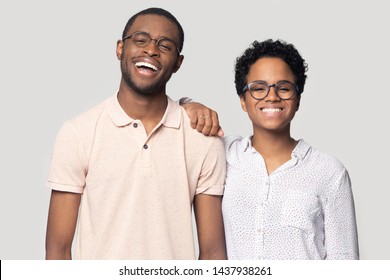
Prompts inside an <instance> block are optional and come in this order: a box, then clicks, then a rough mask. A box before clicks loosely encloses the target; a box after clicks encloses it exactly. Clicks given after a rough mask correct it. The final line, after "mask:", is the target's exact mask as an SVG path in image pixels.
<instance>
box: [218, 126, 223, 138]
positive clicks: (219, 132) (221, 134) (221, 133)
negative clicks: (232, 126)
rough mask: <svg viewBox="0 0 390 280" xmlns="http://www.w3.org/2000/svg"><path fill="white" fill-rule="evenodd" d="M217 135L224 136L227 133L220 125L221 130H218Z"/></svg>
mask: <svg viewBox="0 0 390 280" xmlns="http://www.w3.org/2000/svg"><path fill="white" fill-rule="evenodd" d="M217 135H218V136H219V137H223V136H224V135H225V132H223V130H222V128H221V127H219V130H218V133H217Z"/></svg>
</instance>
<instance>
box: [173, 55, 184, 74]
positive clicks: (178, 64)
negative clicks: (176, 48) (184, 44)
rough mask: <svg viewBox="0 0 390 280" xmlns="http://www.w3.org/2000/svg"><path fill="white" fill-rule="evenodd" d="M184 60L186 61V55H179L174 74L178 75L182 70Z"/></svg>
mask: <svg viewBox="0 0 390 280" xmlns="http://www.w3.org/2000/svg"><path fill="white" fill-rule="evenodd" d="M183 60H184V55H179V56H178V58H177V60H176V63H175V67H174V68H173V73H176V72H177V71H178V70H179V69H180V66H181V64H182V63H183Z"/></svg>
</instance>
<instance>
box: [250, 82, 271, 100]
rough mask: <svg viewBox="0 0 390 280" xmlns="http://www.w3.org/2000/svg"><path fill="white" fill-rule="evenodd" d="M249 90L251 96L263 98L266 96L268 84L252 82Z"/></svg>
mask: <svg viewBox="0 0 390 280" xmlns="http://www.w3.org/2000/svg"><path fill="white" fill-rule="evenodd" d="M249 91H250V93H251V95H252V97H253V98H256V99H263V98H264V97H266V96H267V93H268V85H267V84H266V83H252V84H251V86H250V87H249Z"/></svg>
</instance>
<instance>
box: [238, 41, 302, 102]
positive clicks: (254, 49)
mask: <svg viewBox="0 0 390 280" xmlns="http://www.w3.org/2000/svg"><path fill="white" fill-rule="evenodd" d="M263 57H275V58H280V59H282V60H283V61H284V62H286V63H287V64H288V66H289V67H290V69H291V72H292V73H293V74H294V76H295V78H296V81H295V83H296V84H297V86H298V90H299V91H298V93H299V94H301V93H302V92H303V90H304V87H305V82H306V75H305V72H306V71H307V69H308V67H307V63H306V62H305V60H304V59H303V58H302V57H301V55H300V54H299V52H298V51H297V49H296V48H295V47H294V45H292V44H288V43H286V42H284V41H281V40H276V41H273V40H271V39H269V40H266V41H263V42H260V43H259V42H258V41H254V42H253V43H252V44H251V46H250V47H249V48H247V49H246V50H245V52H244V54H243V55H242V56H240V57H238V58H237V60H236V68H235V81H234V82H235V84H236V91H237V94H238V95H239V96H241V95H243V94H244V93H243V88H244V87H245V85H246V84H247V79H246V78H247V75H248V73H249V69H250V67H251V66H252V65H253V64H254V63H255V62H256V61H257V60H258V59H260V58H263Z"/></svg>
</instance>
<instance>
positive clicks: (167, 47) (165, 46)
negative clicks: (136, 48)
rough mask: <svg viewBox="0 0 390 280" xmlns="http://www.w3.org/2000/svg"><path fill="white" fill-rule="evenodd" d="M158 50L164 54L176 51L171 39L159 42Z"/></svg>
mask: <svg viewBox="0 0 390 280" xmlns="http://www.w3.org/2000/svg"><path fill="white" fill-rule="evenodd" d="M158 48H159V50H160V51H162V52H173V51H175V49H176V46H175V43H174V42H172V41H171V40H169V39H164V38H162V39H160V40H158Z"/></svg>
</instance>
